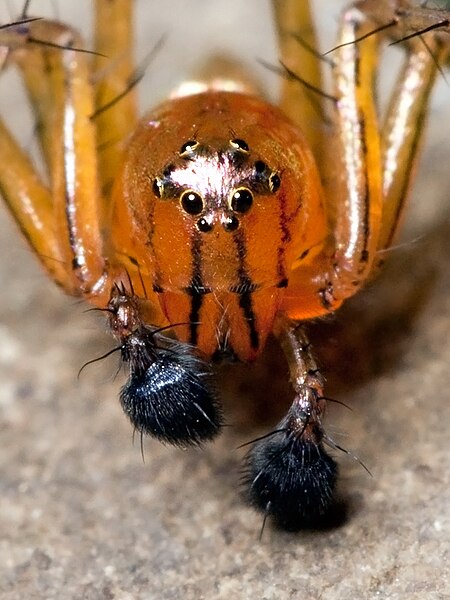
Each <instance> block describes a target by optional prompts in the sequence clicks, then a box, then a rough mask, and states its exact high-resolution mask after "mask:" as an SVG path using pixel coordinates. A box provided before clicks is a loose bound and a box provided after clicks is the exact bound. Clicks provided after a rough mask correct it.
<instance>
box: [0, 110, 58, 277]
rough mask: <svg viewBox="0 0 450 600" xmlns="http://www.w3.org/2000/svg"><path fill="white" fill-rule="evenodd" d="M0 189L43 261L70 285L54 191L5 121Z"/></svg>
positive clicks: (0, 132)
mask: <svg viewBox="0 0 450 600" xmlns="http://www.w3.org/2000/svg"><path fill="white" fill-rule="evenodd" d="M0 192H1V194H2V196H3V197H4V199H5V201H6V203H7V206H8V208H9V209H10V211H11V213H12V215H13V216H14V218H15V219H16V222H17V224H18V225H19V227H20V229H21V230H22V232H23V233H24V235H25V237H26V238H27V240H28V242H29V244H30V245H31V247H32V249H33V250H34V251H35V252H36V254H37V255H38V256H39V258H40V260H41V262H42V264H43V265H44V266H45V268H46V269H47V271H48V272H49V273H50V275H51V276H52V277H53V278H54V279H55V280H56V281H57V283H59V284H60V285H62V286H64V287H66V286H67V271H66V266H65V265H64V264H63V262H62V257H61V255H60V252H59V244H58V241H57V238H56V231H55V219H54V215H53V211H52V202H51V196H50V192H49V190H48V189H47V188H46V187H45V186H44V185H43V184H42V182H41V181H40V178H39V176H38V175H37V173H36V171H35V170H34V168H33V165H32V164H31V162H30V160H29V158H28V157H27V156H26V155H25V154H24V152H23V151H22V149H21V148H20V147H19V145H18V144H17V142H16V141H15V140H14V138H13V137H12V136H11V134H10V133H9V131H8V130H7V129H6V127H5V126H4V123H3V122H2V121H1V120H0Z"/></svg>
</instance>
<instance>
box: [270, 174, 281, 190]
mask: <svg viewBox="0 0 450 600" xmlns="http://www.w3.org/2000/svg"><path fill="white" fill-rule="evenodd" d="M280 184H281V179H280V176H279V175H277V173H274V174H273V175H271V176H270V179H269V186H270V191H271V192H272V193H275V192H276V191H278V189H279V187H280Z"/></svg>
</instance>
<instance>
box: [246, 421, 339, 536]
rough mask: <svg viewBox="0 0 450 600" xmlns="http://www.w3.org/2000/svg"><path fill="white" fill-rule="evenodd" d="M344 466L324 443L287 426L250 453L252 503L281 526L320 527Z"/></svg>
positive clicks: (249, 496)
mask: <svg viewBox="0 0 450 600" xmlns="http://www.w3.org/2000/svg"><path fill="white" fill-rule="evenodd" d="M337 474H338V468H337V464H336V462H335V461H334V460H333V458H331V457H330V456H329V455H328V454H327V453H326V452H325V450H324V449H323V446H322V444H314V443H312V442H310V441H306V440H304V439H302V438H301V437H297V436H295V435H294V434H293V433H292V432H291V431H289V430H286V429H284V428H282V429H281V430H280V431H279V432H277V433H275V434H274V435H273V436H270V437H267V438H265V439H262V440H260V441H258V442H257V443H256V444H255V445H254V447H253V448H252V450H251V451H250V452H249V454H248V456H247V470H246V474H245V484H246V486H247V492H246V496H247V499H248V501H249V503H250V504H251V505H252V506H253V507H254V508H256V509H257V510H260V511H262V512H264V513H265V515H268V516H271V517H273V519H274V521H275V524H276V525H277V526H279V527H280V528H283V529H286V530H290V531H296V530H299V529H305V528H314V527H320V526H321V525H322V522H323V520H324V518H325V517H326V515H327V514H328V513H329V512H330V509H331V508H332V506H333V495H334V488H335V485H336V480H337Z"/></svg>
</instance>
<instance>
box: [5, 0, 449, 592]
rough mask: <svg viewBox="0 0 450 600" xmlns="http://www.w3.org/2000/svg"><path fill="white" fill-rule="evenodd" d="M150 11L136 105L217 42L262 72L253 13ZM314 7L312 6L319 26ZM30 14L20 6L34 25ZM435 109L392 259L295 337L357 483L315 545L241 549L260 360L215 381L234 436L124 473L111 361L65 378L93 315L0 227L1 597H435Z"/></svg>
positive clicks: (444, 346)
mask: <svg viewBox="0 0 450 600" xmlns="http://www.w3.org/2000/svg"><path fill="white" fill-rule="evenodd" d="M11 4H14V2H11ZM58 4H59V11H60V16H61V18H62V17H63V16H66V15H67V18H68V19H69V20H70V21H72V20H74V19H75V18H76V16H74V14H73V10H72V9H73V7H72V4H81V5H83V6H86V7H87V6H88V5H89V2H84V3H74V2H70V3H69V2H67V3H66V2H64V3H62V2H59V3H58ZM168 4H169V3H166V4H164V3H162V4H161V3H160V2H145V3H144V2H143V1H141V3H140V6H141V8H145V12H146V13H147V14H146V15H143V16H142V18H141V19H140V25H141V32H140V38H141V44H142V45H143V46H144V49H148V48H149V47H151V46H152V44H153V43H154V40H155V39H156V38H157V37H158V36H159V35H160V34H161V33H165V32H168V33H169V36H168V38H167V41H166V44H165V47H164V48H163V50H162V51H161V53H160V56H158V58H157V60H156V61H155V64H154V65H152V67H151V68H150V69H149V73H148V77H147V87H146V90H147V91H146V92H145V93H146V94H148V95H149V96H153V97H154V96H159V97H160V96H162V95H164V94H165V93H166V92H167V91H168V90H169V89H170V87H172V86H173V85H174V84H176V83H177V82H178V81H180V79H181V78H182V77H183V76H184V75H185V74H186V73H188V72H189V71H190V69H191V68H192V67H193V65H194V62H195V61H196V60H198V54H200V56H202V57H203V58H205V57H206V53H207V52H208V51H210V50H211V49H214V48H216V49H217V48H218V49H220V48H221V47H222V43H223V40H224V39H226V40H227V41H228V45H230V46H231V50H232V52H234V55H235V56H236V55H237V56H239V55H242V56H244V57H246V59H247V61H248V62H250V64H253V65H254V58H255V57H256V56H258V57H264V58H270V57H271V56H272V53H273V40H272V38H271V37H270V36H271V33H270V24H269V21H268V19H267V15H266V14H265V11H264V10H263V9H264V8H267V7H266V3H265V2H262V1H260V0H256V2H250V1H249V0H245V1H244V0H231V1H229V2H228V3H221V2H218V1H215V0H214V1H212V0H210V1H209V2H208V3H206V2H201V1H200V0H189V1H188V0H184V1H181V0H177V1H175V0H170V5H171V6H173V8H171V10H170V11H169V10H168V9H167V5H168ZM222 4H226V6H227V11H226V12H225V8H224V7H223V6H222ZM330 5H331V3H329V2H325V1H322V2H318V3H317V7H318V14H320V15H321V16H322V17H325V13H326V11H327V7H329V6H330ZM335 5H337V3H333V6H335ZM48 6H49V3H46V2H44V1H42V2H39V0H35V2H34V8H35V12H37V13H39V12H40V10H41V8H43V7H48ZM1 10H2V11H3V13H2V18H3V19H6V18H7V17H6V16H5V15H6V11H5V8H4V7H3V6H2V7H1ZM49 10H52V9H49ZM334 11H335V9H334V8H333V12H334ZM326 16H327V17H328V21H329V23H330V25H329V27H330V28H331V29H332V28H333V26H334V14H333V15H326ZM78 20H80V15H78ZM83 20H85V19H84V17H83ZM216 27H217V29H216ZM327 39H328V44H327V47H329V46H330V45H331V44H332V41H331V40H332V38H330V37H328V38H327ZM212 40H214V43H213V41H212ZM214 44H215V46H214ZM257 69H258V67H254V70H255V71H257ZM261 74H262V76H263V77H264V76H265V77H266V79H267V80H268V84H269V85H270V84H272V85H275V83H276V81H275V80H274V79H272V78H271V77H270V76H268V75H267V74H265V73H264V72H263V71H261ZM8 81H9V80H8ZM0 95H1V100H0V102H1V105H2V107H3V108H2V110H3V114H6V116H7V118H8V120H11V121H17V122H18V123H19V124H20V125H21V126H22V129H23V135H22V139H24V140H25V143H29V140H31V138H32V134H31V121H30V122H27V121H26V120H25V118H24V116H23V112H22V111H21V110H20V109H18V108H17V106H16V98H15V95H13V94H12V92H11V89H10V86H9V83H8V84H5V83H4V82H2V83H1V88H0ZM438 96H439V98H438V101H437V102H436V104H435V107H434V110H433V114H432V117H431V124H430V125H431V127H430V134H429V139H428V144H427V150H426V154H425V157H424V163H423V165H422V168H421V170H420V174H419V183H418V185H417V186H416V190H415V194H414V199H413V202H412V206H411V211H410V218H409V220H408V223H407V227H406V233H405V235H404V238H403V239H404V241H405V242H406V243H405V244H404V245H403V246H402V247H401V248H398V249H396V250H394V251H392V252H391V257H390V262H389V265H388V267H387V269H386V270H385V272H384V274H383V275H382V277H380V278H379V279H378V280H377V281H376V282H375V283H374V284H372V285H371V286H370V288H368V289H366V291H365V292H364V293H363V294H361V295H360V296H359V297H358V298H356V299H355V300H354V301H352V302H350V303H349V304H348V305H347V306H346V307H345V309H344V310H343V311H342V312H340V313H339V314H338V315H336V316H335V318H333V319H329V320H328V321H326V322H324V323H322V324H318V325H315V326H314V327H312V328H311V331H312V335H313V338H314V340H315V342H316V346H317V349H318V351H319V355H320V360H321V362H322V364H324V365H326V373H327V376H328V379H329V393H330V394H334V396H335V397H336V398H338V399H340V400H342V401H345V402H346V403H347V404H349V405H350V406H351V408H352V409H353V412H349V411H347V410H345V409H343V408H342V407H339V406H337V405H332V406H331V407H330V412H329V417H328V427H329V431H330V432H331V433H332V435H333V436H334V437H335V439H336V440H337V441H339V443H341V444H343V445H345V446H346V447H348V448H351V449H352V450H354V451H355V452H356V453H357V454H358V456H359V457H360V458H361V459H362V460H363V461H364V462H365V464H367V466H368V467H369V468H370V470H371V471H372V473H373V478H370V477H369V476H367V474H366V473H365V471H364V470H363V469H362V468H361V467H360V466H358V465H357V464H356V463H355V462H354V461H352V460H351V459H347V458H346V457H344V456H338V459H339V461H340V464H341V485H340V490H341V495H342V498H343V501H344V504H345V506H346V507H347V511H346V519H345V520H344V522H343V523H341V524H340V526H336V527H334V528H330V529H328V530H323V531H313V532H305V533H300V534H296V535H292V534H287V533H280V532H278V531H276V530H274V529H272V528H271V527H270V526H268V527H267V528H266V531H265V532H264V536H263V539H262V541H258V535H259V531H260V527H261V517H260V516H259V515H256V514H254V513H253V512H252V511H251V510H250V509H248V508H247V507H246V506H245V505H244V504H243V503H242V501H241V499H240V496H239V477H240V472H239V468H240V463H241V459H242V454H243V452H242V451H237V450H236V446H237V445H238V444H240V443H242V442H244V441H246V440H248V439H250V438H251V437H253V436H255V435H258V434H259V433H261V432H263V431H264V430H267V428H268V427H269V424H272V423H273V422H274V420H276V418H277V417H278V416H279V415H280V413H281V412H282V410H283V406H282V405H283V403H285V402H287V401H288V397H287V398H286V401H285V400H280V398H283V397H284V396H285V395H287V396H288V394H289V392H288V391H286V392H285V390H286V388H285V386H283V384H282V383H280V382H282V380H283V378H284V377H285V367H284V365H283V363H280V364H278V362H277V360H276V357H274V355H273V354H270V353H268V356H266V359H265V362H263V363H262V364H260V365H259V366H255V367H252V368H244V367H242V368H240V369H237V371H238V372H239V373H240V376H239V378H236V377H235V375H234V374H235V373H236V370H234V371H233V370H224V372H223V373H222V388H223V395H224V398H225V399H226V400H228V402H227V407H228V408H227V417H228V420H229V421H230V422H231V423H233V424H234V426H233V427H230V428H227V429H226V430H225V432H224V435H223V436H222V437H221V438H220V439H219V440H218V441H217V443H215V444H214V445H211V446H208V447H207V448H206V449H205V450H204V451H202V452H200V451H186V452H182V451H179V450H175V449H172V448H166V447H163V446H161V445H159V444H158V443H156V442H154V441H151V440H145V463H143V462H142V460H141V456H140V448H139V443H137V442H135V443H134V444H133V443H132V439H131V437H132V436H131V431H130V427H129V424H128V423H127V422H126V420H125V418H124V417H123V415H122V414H121V409H120V407H119V404H118V402H117V400H116V398H117V392H118V389H119V387H120V384H121V376H120V375H119V376H118V377H117V380H116V381H113V374H114V372H115V368H116V363H115V361H114V359H112V360H109V361H108V362H105V363H104V364H102V365H97V366H94V367H91V368H89V369H87V370H86V371H85V372H84V373H83V374H82V376H81V378H80V380H79V381H77V378H76V374H77V371H78V369H79V367H80V365H82V364H83V363H84V362H85V361H86V360H87V359H89V358H91V357H95V356H97V355H99V354H101V353H102V352H104V351H106V350H107V349H109V348H110V347H111V340H110V339H109V338H108V337H107V336H106V334H105V333H104V332H103V329H104V325H103V322H102V319H101V318H99V317H98V316H95V315H94V316H93V315H92V314H86V313H85V312H84V308H85V307H84V306H82V305H80V304H79V303H77V302H76V301H74V300H73V299H70V298H66V297H64V296H63V295H62V294H61V293H60V292H58V290H56V289H55V288H54V287H53V286H52V284H51V283H50V282H49V281H47V280H46V278H45V277H44V275H43V274H42V273H41V271H40V269H39V266H38V264H37V262H36V260H35V258H34V257H33V256H32V255H31V253H30V252H29V251H28V250H27V248H25V246H24V244H23V243H22V240H21V239H20V236H19V235H18V234H17V231H16V229H15V227H14V226H13V224H12V223H11V221H10V218H9V216H8V215H7V214H6V213H5V211H4V210H3V209H2V210H1V211H0V228H1V229H0V256H1V261H0V281H1V302H0V429H1V446H2V452H1V455H0V591H1V597H2V598H5V599H7V600H16V599H17V600H18V599H23V598H30V599H31V598H58V599H61V600H65V599H69V598H86V599H98V598H102V599H108V600H109V599H112V598H117V599H130V600H131V599H141V598H142V599H147V598H150V599H153V598H155V599H161V600H169V599H174V600H178V599H183V600H191V599H192V600H200V599H212V598H214V599H215V598H218V599H219V598H252V599H253V598H255V599H260V598H261V599H266V600H269V599H275V598H276V599H281V600H285V599H288V598H321V599H323V600H331V599H341V598H342V599H347V598H368V599H372V598H386V599H389V600H397V599H398V600H400V599H404V598H408V599H411V598H421V599H423V598H427V599H433V600H437V599H444V598H450V593H449V591H448V590H449V589H450V585H449V576H448V572H449V565H448V551H449V541H450V540H449V537H450V533H449V527H450V522H449V521H450V519H449V505H450V494H449V471H450V470H449V466H450V465H449V452H448V450H449V444H448V437H449V436H448V434H449V431H448V423H449V417H450V414H449V408H448V407H449V402H448V400H449V389H450V373H449V364H450V300H449V298H450V269H449V264H448V263H449V256H450V218H449V216H450V212H449V204H448V196H449V192H450V183H449V176H448V162H449V161H448V156H449V144H448V133H449V125H448V123H449V118H450V114H449V111H448V106H449V98H450V96H449V89H448V86H445V85H443V84H441V85H440V89H439V90H438ZM27 140H28V142H27ZM272 363H275V364H272ZM274 368H276V369H278V370H279V371H280V377H279V380H278V381H277V378H274V377H273V374H272V373H273V369H274ZM267 373H271V374H272V376H271V377H269V376H268V375H267ZM274 380H275V381H274Z"/></svg>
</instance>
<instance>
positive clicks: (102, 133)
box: [94, 0, 137, 194]
mask: <svg viewBox="0 0 450 600" xmlns="http://www.w3.org/2000/svg"><path fill="white" fill-rule="evenodd" d="M133 6H134V2H133V1H132V0H96V3H95V49H96V52H98V53H99V54H102V55H103V56H96V58H95V71H96V73H95V79H96V88H95V90H96V95H95V102H96V110H97V111H99V112H98V114H97V115H96V116H95V117H94V120H95V123H96V125H97V142H98V147H99V165H100V177H101V186H102V190H103V192H104V193H105V194H106V193H108V192H109V191H110V187H111V183H112V181H113V179H114V177H115V174H116V173H117V169H118V164H119V162H120V160H121V156H122V150H123V146H124V143H126V141H127V138H128V136H129V134H130V133H131V132H132V131H133V130H134V127H135V125H136V119H137V98H136V89H135V88H134V87H133V82H132V78H133V74H134V62H133V47H134V31H133Z"/></svg>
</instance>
